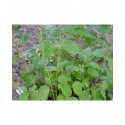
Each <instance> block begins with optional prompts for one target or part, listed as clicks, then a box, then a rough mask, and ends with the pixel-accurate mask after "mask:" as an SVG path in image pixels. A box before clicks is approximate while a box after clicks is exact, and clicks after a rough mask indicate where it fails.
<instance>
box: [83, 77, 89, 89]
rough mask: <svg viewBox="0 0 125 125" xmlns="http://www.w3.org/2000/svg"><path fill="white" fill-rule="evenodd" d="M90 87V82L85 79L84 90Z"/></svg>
mask: <svg viewBox="0 0 125 125" xmlns="http://www.w3.org/2000/svg"><path fill="white" fill-rule="evenodd" d="M89 85H90V82H89V81H88V80H87V79H84V80H83V81H82V86H83V89H86V88H88V87H89Z"/></svg>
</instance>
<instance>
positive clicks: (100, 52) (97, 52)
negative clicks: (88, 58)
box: [92, 49, 105, 57]
mask: <svg viewBox="0 0 125 125" xmlns="http://www.w3.org/2000/svg"><path fill="white" fill-rule="evenodd" d="M92 54H93V55H94V56H96V57H104V56H105V51H104V50H103V49H96V50H95V51H93V52H92Z"/></svg>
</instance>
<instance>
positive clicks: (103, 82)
mask: <svg viewBox="0 0 125 125" xmlns="http://www.w3.org/2000/svg"><path fill="white" fill-rule="evenodd" d="M93 28H94V30H93ZM107 33H108V34H112V27H111V26H110V25H95V26H91V25H90V26H89V25H86V26H84V25H61V26H60V25H47V26H45V27H44V28H42V29H41V31H40V33H39V36H40V39H39V44H34V45H33V46H32V47H31V48H30V49H29V50H27V51H25V52H22V53H20V55H13V63H16V61H17V59H18V56H20V58H21V59H23V60H24V65H25V69H24V70H23V71H21V72H20V78H21V79H22V82H23V83H24V86H22V87H20V89H21V90H22V92H21V94H20V96H19V99H20V100H112V98H113V55H112V46H111V45H109V44H108V42H107V40H106V38H105V37H104V35H105V34H107ZM23 38H24V36H23V37H22V39H23ZM22 42H24V44H25V43H26V41H25V40H22ZM25 59H27V60H28V63H26V62H25Z"/></svg>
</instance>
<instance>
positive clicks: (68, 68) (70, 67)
mask: <svg viewBox="0 0 125 125" xmlns="http://www.w3.org/2000/svg"><path fill="white" fill-rule="evenodd" d="M66 69H67V70H69V71H76V72H77V71H78V70H79V68H78V67H77V66H73V65H68V66H67V67H66Z"/></svg>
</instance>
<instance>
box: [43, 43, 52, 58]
mask: <svg viewBox="0 0 125 125" xmlns="http://www.w3.org/2000/svg"><path fill="white" fill-rule="evenodd" d="M43 46H44V55H45V57H49V56H50V55H51V52H52V50H53V49H54V44H53V43H50V42H44V43H43Z"/></svg>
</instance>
